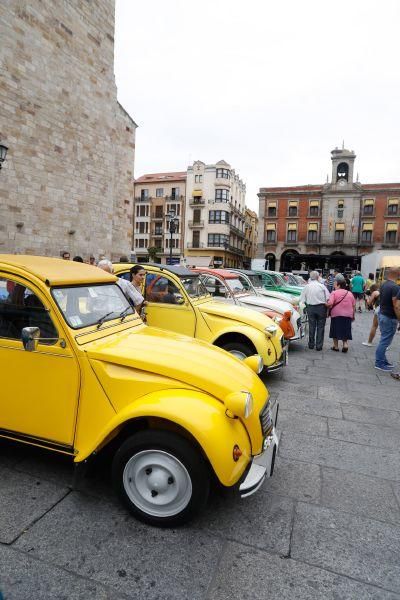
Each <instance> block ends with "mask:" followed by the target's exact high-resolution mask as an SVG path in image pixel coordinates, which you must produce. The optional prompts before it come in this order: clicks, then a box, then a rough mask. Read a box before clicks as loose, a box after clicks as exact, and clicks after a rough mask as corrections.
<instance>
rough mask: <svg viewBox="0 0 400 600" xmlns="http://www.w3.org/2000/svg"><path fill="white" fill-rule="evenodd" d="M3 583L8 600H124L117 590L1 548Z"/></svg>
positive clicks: (1, 585) (0, 571)
mask: <svg viewBox="0 0 400 600" xmlns="http://www.w3.org/2000/svg"><path fill="white" fill-rule="evenodd" d="M0 582H1V584H0V589H1V591H2V592H3V596H4V598H5V600H31V599H33V598H37V599H38V600H39V599H40V600H55V599H57V600H89V599H90V600H123V597H122V596H119V595H117V594H116V592H115V591H114V590H112V591H111V590H110V589H107V588H105V587H103V586H101V585H99V584H97V583H96V582H94V581H90V580H88V579H83V578H81V577H77V576H76V574H74V573H68V572H67V571H65V570H64V569H59V568H57V567H51V566H49V565H47V564H45V563H43V562H40V561H38V560H35V559H33V558H32V557H31V556H29V555H27V554H24V553H21V552H18V551H15V550H14V549H12V548H10V547H6V546H0ZM125 598H126V597H125Z"/></svg>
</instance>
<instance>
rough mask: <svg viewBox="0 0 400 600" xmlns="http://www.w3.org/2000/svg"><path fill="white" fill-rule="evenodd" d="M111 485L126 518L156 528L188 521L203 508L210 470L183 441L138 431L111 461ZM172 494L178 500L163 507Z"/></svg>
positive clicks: (161, 433)
mask: <svg viewBox="0 0 400 600" xmlns="http://www.w3.org/2000/svg"><path fill="white" fill-rule="evenodd" d="M154 461H155V462H154ZM157 461H158V462H157ZM133 475H135V477H134V478H133V477H132V476H133ZM146 477H147V479H146ZM174 478H175V481H174ZM112 479H113V486H114V489H115V491H116V493H117V495H118V496H119V498H120V499H121V501H122V502H123V503H124V504H125V506H126V507H127V508H128V509H129V510H130V512H131V513H132V514H133V515H134V516H135V517H136V518H137V519H139V520H140V521H143V522H144V523H147V524H150V525H155V526H157V527H173V526H176V525H183V524H184V523H187V522H188V521H190V520H191V519H192V518H193V517H194V516H195V515H196V514H197V513H199V512H200V511H201V510H202V509H203V508H204V507H205V505H206V503H207V498H208V494H209V489H210V473H209V469H208V466H207V465H206V463H205V460H204V458H203V457H202V456H201V454H200V452H199V451H198V450H197V449H196V448H195V447H194V446H193V445H192V444H191V443H190V442H189V441H188V440H186V439H185V438H182V437H180V436H179V435H177V434H175V433H172V432H170V431H162V430H156V429H146V430H145V431H140V432H138V433H135V434H134V435H132V436H131V437H129V438H128V439H127V440H125V442H123V444H122V445H121V446H120V447H119V449H118V450H117V452H116V453H115V456H114V460H113V464H112ZM124 480H125V481H124ZM171 480H172V481H171ZM169 485H171V488H169V487H168V486H169ZM152 488H157V489H158V490H160V491H159V492H158V491H156V489H152ZM181 492H184V495H183V497H182V498H180V499H179V496H178V494H179V493H181ZM174 493H175V494H176V495H177V496H178V498H175V500H174V501H172V502H168V498H171V494H174ZM153 498H154V499H153ZM155 498H157V500H155ZM158 501H160V505H157V504H156V503H157V502H158ZM163 502H164V504H163ZM174 504H175V506H174ZM168 511H170V512H171V511H172V514H168Z"/></svg>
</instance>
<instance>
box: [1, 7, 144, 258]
mask: <svg viewBox="0 0 400 600" xmlns="http://www.w3.org/2000/svg"><path fill="white" fill-rule="evenodd" d="M0 37H1V54H2V64H1V80H0V140H1V142H2V143H3V144H5V145H6V146H8V147H9V150H8V155H7V159H6V161H5V163H4V165H3V169H2V171H1V173H0V252H18V253H29V254H42V255H49V256H51V255H53V256H59V255H60V252H61V251H62V250H68V251H69V252H70V253H71V254H81V255H83V256H84V257H85V258H86V257H87V256H88V255H89V254H90V253H94V254H95V255H96V256H98V255H99V254H105V255H107V256H110V257H111V256H112V257H118V256H119V255H120V254H129V253H130V251H131V248H132V212H133V187H132V178H133V165H134V149H135V129H136V125H135V123H134V121H133V120H132V119H131V118H130V116H129V115H128V114H127V113H126V112H125V110H124V109H123V108H122V107H121V106H120V104H119V103H118V102H117V90H116V85H115V78H114V1H113V0H92V1H91V2H86V1H84V0H76V1H74V2H66V1H63V0H60V1H58V2H41V1H40V0H32V1H30V2H25V1H20V2H6V3H4V2H3V3H1V6H0Z"/></svg>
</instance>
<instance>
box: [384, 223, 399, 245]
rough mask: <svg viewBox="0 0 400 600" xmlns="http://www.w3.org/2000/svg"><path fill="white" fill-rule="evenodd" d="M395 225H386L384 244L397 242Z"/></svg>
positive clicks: (396, 226)
mask: <svg viewBox="0 0 400 600" xmlns="http://www.w3.org/2000/svg"><path fill="white" fill-rule="evenodd" d="M397 228H398V225H397V223H387V225H386V235H385V242H386V243H387V244H394V243H396V241H397Z"/></svg>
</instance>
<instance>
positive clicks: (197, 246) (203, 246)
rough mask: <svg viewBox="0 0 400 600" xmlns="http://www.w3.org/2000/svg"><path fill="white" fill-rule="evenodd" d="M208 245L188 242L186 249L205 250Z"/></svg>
mask: <svg viewBox="0 0 400 600" xmlns="http://www.w3.org/2000/svg"><path fill="white" fill-rule="evenodd" d="M205 247H206V245H205V243H204V242H188V243H187V244H186V248H189V249H192V248H205Z"/></svg>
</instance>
